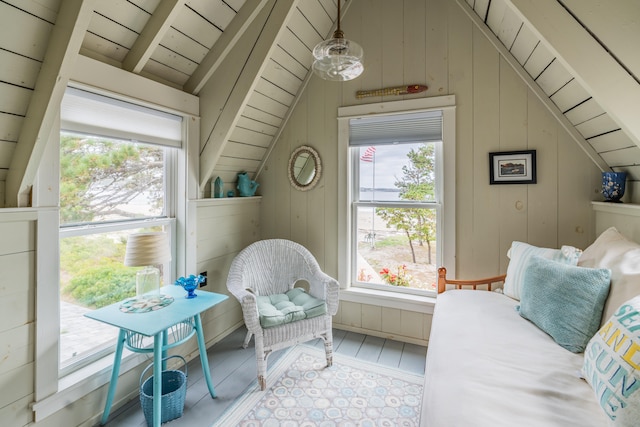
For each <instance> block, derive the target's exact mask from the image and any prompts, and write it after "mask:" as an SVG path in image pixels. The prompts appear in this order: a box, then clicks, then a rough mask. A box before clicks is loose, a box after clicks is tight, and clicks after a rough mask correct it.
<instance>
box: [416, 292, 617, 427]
mask: <svg viewBox="0 0 640 427" xmlns="http://www.w3.org/2000/svg"><path fill="white" fill-rule="evenodd" d="M517 304H518V302H517V301H515V300H513V299H511V298H509V297H507V296H505V295H502V294H499V293H496V292H486V291H467V290H462V291H461V290H451V291H447V292H445V293H443V294H441V295H439V296H438V300H437V303H436V309H435V315H434V316H435V317H434V320H433V327H432V330H431V336H430V339H429V348H428V350H427V366H426V373H425V392H424V402H423V409H422V422H421V426H423V427H457V426H459V427H483V426H487V427H488V426H491V427H500V426H505V427H507V426H508V427H526V426H531V427H555V426H558V427H568V426H580V427H585V426H606V425H607V419H606V417H605V416H604V414H603V412H602V410H601V409H600V407H599V405H598V403H597V402H596V399H595V394H594V393H593V391H592V390H591V388H590V387H589V385H588V384H587V383H586V381H584V380H582V379H581V378H579V375H580V369H581V367H582V359H583V356H582V354H574V353H571V352H570V351H568V350H565V349H564V348H562V347H560V346H559V345H557V344H556V343H555V342H554V341H553V339H551V337H550V336H548V335H547V334H546V333H544V332H543V331H541V330H540V329H538V328H537V327H536V326H535V325H534V324H533V323H531V322H529V321H527V320H525V319H523V318H522V317H520V315H519V314H518V313H517V312H516V310H515V306H516V305H517Z"/></svg>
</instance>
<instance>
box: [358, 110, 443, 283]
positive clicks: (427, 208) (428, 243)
mask: <svg viewBox="0 0 640 427" xmlns="http://www.w3.org/2000/svg"><path fill="white" fill-rule="evenodd" d="M442 139H443V138H442V112H441V111H439V110H437V111H424V112H412V113H402V114H391V115H381V116H373V117H359V118H352V119H350V120H349V151H350V174H349V175H350V177H351V257H352V268H351V275H352V278H351V282H352V283H353V284H354V285H355V286H361V287H368V288H374V289H381V290H393V291H400V292H405V293H417V294H423V293H430V292H433V291H434V290H435V284H436V270H437V266H438V265H439V263H441V262H442V250H441V247H442V239H441V235H442V231H441V222H442V221H441V216H442V211H443V210H442V209H443V201H442V197H441V193H442V176H443V175H442V144H443V142H442Z"/></svg>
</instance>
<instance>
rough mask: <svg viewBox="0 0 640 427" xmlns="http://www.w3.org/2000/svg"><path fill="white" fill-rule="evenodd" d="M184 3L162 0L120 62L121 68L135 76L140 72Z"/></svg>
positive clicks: (180, 0) (179, 0)
mask: <svg viewBox="0 0 640 427" xmlns="http://www.w3.org/2000/svg"><path fill="white" fill-rule="evenodd" d="M185 2H186V0H162V1H161V2H160V4H159V5H158V7H157V8H156V10H154V11H153V14H152V15H151V18H149V21H148V22H147V25H145V26H144V29H143V30H142V32H141V33H140V35H139V36H138V37H137V38H136V41H135V43H134V44H133V46H132V47H131V50H130V51H129V53H127V56H126V57H125V58H124V61H122V68H124V69H125V70H127V71H131V72H134V73H136V74H139V73H140V71H142V69H143V68H144V66H145V64H146V63H147V61H148V60H149V58H151V55H152V54H153V51H154V50H155V49H156V47H158V45H159V44H160V41H161V40H162V38H163V37H164V35H165V34H166V33H167V31H169V28H171V24H172V23H173V21H174V20H175V18H176V16H178V14H179V13H180V12H181V11H182V7H183V6H184V3H185Z"/></svg>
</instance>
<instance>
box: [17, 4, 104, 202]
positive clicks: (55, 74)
mask: <svg viewBox="0 0 640 427" xmlns="http://www.w3.org/2000/svg"><path fill="white" fill-rule="evenodd" d="M94 4H95V0H84V1H83V0H65V1H64V2H62V4H61V6H60V10H59V12H58V17H57V20H56V24H55V25H54V27H53V29H52V31H51V37H50V38H49V46H48V48H47V50H46V54H45V57H44V61H43V63H42V69H41V71H40V74H39V75H38V79H37V81H36V86H35V90H34V94H33V96H32V99H31V102H30V103H29V108H28V110H27V115H26V117H25V119H24V123H23V126H22V130H21V132H20V137H19V138H18V144H17V146H16V150H15V153H14V155H13V157H12V159H11V167H10V168H9V173H8V174H7V181H6V187H5V206H7V207H24V206H27V205H28V204H29V191H30V188H31V185H32V184H33V181H34V179H35V176H36V173H37V170H38V166H39V165H40V159H41V158H42V154H43V152H44V147H45V145H46V143H47V139H48V138H49V135H50V133H51V129H52V127H53V124H54V121H55V118H56V117H57V115H58V111H59V109H60V102H61V101H62V97H63V95H64V91H65V89H66V87H67V83H68V81H69V75H70V74H71V70H72V68H73V66H74V64H75V60H76V58H77V56H78V52H79V51H80V46H81V45H82V39H83V37H84V34H85V32H86V31H87V27H88V26H89V21H90V19H91V15H92V14H93V7H94Z"/></svg>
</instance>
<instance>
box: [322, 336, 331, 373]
mask: <svg viewBox="0 0 640 427" xmlns="http://www.w3.org/2000/svg"><path fill="white" fill-rule="evenodd" d="M322 338H323V339H324V352H325V354H326V356H327V366H333V335H332V334H331V331H329V332H327V333H326V334H325V335H324V336H323V337H322Z"/></svg>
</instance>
